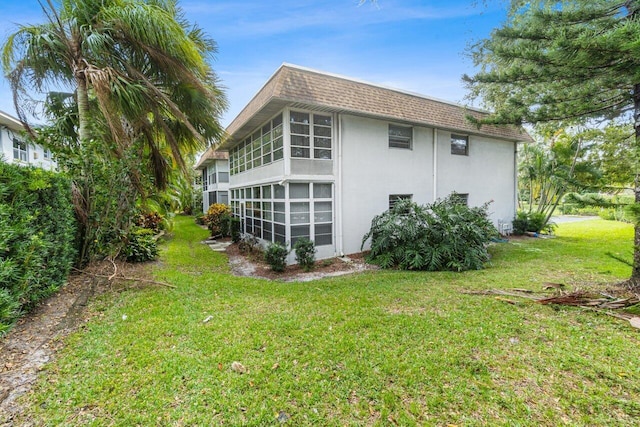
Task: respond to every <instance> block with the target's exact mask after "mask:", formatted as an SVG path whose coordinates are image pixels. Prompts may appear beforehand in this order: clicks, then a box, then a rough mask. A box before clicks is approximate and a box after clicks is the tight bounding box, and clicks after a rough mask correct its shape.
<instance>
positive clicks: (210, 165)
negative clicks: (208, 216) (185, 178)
mask: <svg viewBox="0 0 640 427" xmlns="http://www.w3.org/2000/svg"><path fill="white" fill-rule="evenodd" d="M195 169H196V170H197V171H200V173H201V177H202V178H201V179H200V181H201V182H202V212H203V213H206V212H207V210H209V206H211V205H212V204H214V203H224V204H225V205H228V204H229V153H228V152H226V151H217V150H214V148H213V147H209V148H208V149H207V151H205V152H204V154H203V155H202V156H201V157H200V160H198V163H197V164H196V166H195Z"/></svg>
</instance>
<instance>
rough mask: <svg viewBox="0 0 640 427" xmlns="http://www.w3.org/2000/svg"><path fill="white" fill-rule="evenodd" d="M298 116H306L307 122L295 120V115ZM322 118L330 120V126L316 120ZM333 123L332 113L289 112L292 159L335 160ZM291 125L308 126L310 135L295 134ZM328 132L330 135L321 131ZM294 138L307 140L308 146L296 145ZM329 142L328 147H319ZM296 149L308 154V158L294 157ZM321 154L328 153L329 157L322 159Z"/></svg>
mask: <svg viewBox="0 0 640 427" xmlns="http://www.w3.org/2000/svg"><path fill="white" fill-rule="evenodd" d="M296 114H306V115H307V120H306V122H305V121H304V120H303V121H296V120H294V115H296ZM318 117H322V118H324V119H327V118H328V119H329V124H326V123H322V121H321V120H322V119H320V120H316V118H318ZM333 123H334V117H333V115H332V114H331V113H328V114H326V113H321V112H313V111H304V110H289V145H290V147H289V153H290V155H291V159H292V160H293V159H310V160H328V161H332V160H333V145H334V144H333V135H334V131H333ZM291 125H303V126H308V133H306V134H305V133H300V132H294V131H293V130H292V127H291ZM323 129H324V130H325V131H326V130H328V133H329V135H325V134H323V133H324V132H322V131H321V130H323ZM294 137H300V138H307V139H308V145H303V144H296V143H294ZM321 141H322V142H324V144H326V142H327V141H328V146H324V145H319V143H320V142H321ZM294 149H297V150H302V151H303V152H305V151H306V152H307V154H308V155H306V156H294V155H293V154H294ZM320 153H328V154H329V157H328V158H327V157H321V156H320V155H319V154H320Z"/></svg>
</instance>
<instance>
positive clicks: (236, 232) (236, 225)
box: [229, 216, 240, 243]
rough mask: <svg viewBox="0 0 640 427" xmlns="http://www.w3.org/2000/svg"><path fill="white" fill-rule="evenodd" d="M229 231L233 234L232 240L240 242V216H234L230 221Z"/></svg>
mask: <svg viewBox="0 0 640 427" xmlns="http://www.w3.org/2000/svg"><path fill="white" fill-rule="evenodd" d="M229 232H230V234H231V241H233V243H238V242H239V241H240V218H238V217H235V216H232V217H231V220H230V221H229Z"/></svg>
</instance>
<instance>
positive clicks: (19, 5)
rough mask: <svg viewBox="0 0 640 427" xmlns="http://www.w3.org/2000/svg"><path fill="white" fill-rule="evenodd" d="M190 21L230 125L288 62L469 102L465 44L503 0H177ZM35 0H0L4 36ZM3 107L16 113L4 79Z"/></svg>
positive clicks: (490, 23) (30, 20)
mask: <svg viewBox="0 0 640 427" xmlns="http://www.w3.org/2000/svg"><path fill="white" fill-rule="evenodd" d="M179 5H180V6H181V7H182V9H183V11H184V12H185V17H186V19H187V20H188V21H189V22H191V23H196V24H197V25H198V26H200V27H201V28H203V29H204V30H205V31H206V33H207V34H208V35H210V36H211V37H212V38H213V39H214V40H215V41H216V42H217V44H218V53H217V54H216V56H215V58H213V60H212V63H211V65H212V67H213V69H214V70H215V71H216V73H217V74H218V77H219V78H220V81H221V84H222V86H224V87H225V90H226V94H227V98H228V101H229V109H228V111H227V112H226V113H225V114H224V115H223V117H222V124H223V125H224V126H226V125H228V124H229V123H230V122H231V121H232V120H233V119H234V118H235V116H236V115H237V114H238V113H239V112H240V111H241V110H242V108H243V107H244V106H245V105H246V104H247V103H248V102H249V101H250V100H251V98H252V97H253V96H254V95H255V94H256V93H257V92H258V91H259V90H260V88H261V87H262V86H263V85H264V84H265V83H266V82H267V80H268V79H269V77H271V75H273V73H274V72H275V71H276V70H277V69H278V67H279V66H280V65H281V64H282V63H285V62H286V63H290V64H295V65H300V66H304V67H308V68H313V69H317V70H320V71H325V72H329V73H334V74H340V75H344V76H347V77H352V78H356V79H360V80H365V81H369V82H372V83H376V84H380V85H385V86H390V87H394V88H398V89H402V90H407V91H411V92H417V93H420V94H423V95H427V96H431V97H435V98H440V99H445V100H448V101H453V102H459V103H466V102H467V101H465V99H464V97H465V95H466V90H465V88H464V85H463V83H462V81H461V76H462V74H464V73H468V74H472V73H473V72H474V67H473V63H472V61H471V59H470V58H469V57H468V56H467V55H466V53H465V49H466V47H467V46H468V45H470V44H472V43H474V42H477V41H478V40H481V39H483V38H486V37H488V36H489V35H490V32H491V30H492V29H493V28H495V27H498V26H499V25H500V24H501V23H502V22H503V21H504V19H505V18H506V5H505V2H504V1H501V0H493V1H491V0H484V1H478V0H466V1H463V0H424V1H418V0H377V1H375V2H371V1H365V2H362V3H361V2H360V0H282V1H264V0H257V1H254V0H246V1H231V0H222V1H214V0H179ZM43 19H44V18H43V13H42V10H41V8H40V6H39V5H38V1H37V0H0V41H1V42H2V43H3V44H4V41H5V40H6V38H7V36H8V35H9V34H11V33H12V32H14V31H15V30H16V29H17V28H18V25H20V24H37V23H39V22H43ZM0 110H2V111H4V112H6V113H8V114H11V115H14V116H15V109H14V107H13V101H12V97H11V92H10V88H9V84H8V82H7V81H6V79H4V78H2V79H1V80H0Z"/></svg>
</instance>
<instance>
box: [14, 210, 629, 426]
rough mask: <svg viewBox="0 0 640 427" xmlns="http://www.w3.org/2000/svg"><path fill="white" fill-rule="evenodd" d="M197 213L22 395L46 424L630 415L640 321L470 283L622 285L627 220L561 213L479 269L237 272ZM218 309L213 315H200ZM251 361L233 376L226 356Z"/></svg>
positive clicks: (504, 420)
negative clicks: (151, 280)
mask: <svg viewBox="0 0 640 427" xmlns="http://www.w3.org/2000/svg"><path fill="white" fill-rule="evenodd" d="M206 236H207V232H206V231H205V230H202V229H200V228H198V227H196V226H195V225H192V223H191V220H190V219H188V218H179V219H178V220H177V221H176V236H175V238H174V239H173V240H171V241H170V242H169V243H168V244H167V245H166V247H165V248H164V252H163V256H162V261H161V263H160V264H159V265H158V267H157V268H156V269H155V278H156V279H157V280H164V281H167V282H170V283H172V284H174V285H176V286H178V289H175V290H174V289H168V288H160V287H148V288H144V289H134V290H129V291H126V292H122V293H119V294H116V295H110V296H108V297H105V298H103V299H102V300H100V301H99V302H98V303H96V304H94V306H93V307H92V309H93V310H94V311H95V312H96V314H97V316H96V317H95V318H94V319H93V320H91V321H90V322H89V323H87V325H86V327H85V328H84V329H83V330H82V331H80V332H78V333H76V334H75V335H73V336H72V337H70V338H69V339H68V344H67V346H66V348H65V349H64V350H63V351H62V353H61V354H60V355H59V357H58V359H57V360H56V361H55V362H54V363H52V364H51V365H49V366H48V367H47V369H46V370H45V372H44V373H43V375H42V376H41V380H40V381H39V383H38V384H37V386H36V387H35V390H34V392H32V393H30V395H29V396H28V397H27V399H26V401H27V402H26V403H27V404H28V412H27V413H26V414H24V418H25V420H26V419H28V420H29V421H30V422H34V423H35V424H36V425H122V426H129V425H218V424H225V425H275V424H279V423H281V422H285V423H287V424H289V425H313V424H316V425H336V426H342V425H392V424H398V425H403V426H410V425H448V424H453V425H509V426H514V425H520V426H539V425H548V426H556V425H562V424H569V425H611V426H613V425H637V420H638V419H639V417H640V364H639V363H638V355H639V353H638V348H640V340H639V338H640V334H639V333H638V330H637V329H633V328H631V327H630V326H629V325H628V324H627V323H625V322H623V321H620V320H616V319H613V318H610V317H607V316H603V315H598V314H596V313H593V312H585V311H582V310H580V309H575V308H554V307H548V306H541V305H536V304H533V303H529V302H523V303H522V304H518V305H515V306H514V305H510V304H506V303H504V302H502V301H500V300H498V299H496V298H493V297H490V296H473V295H467V294H463V293H461V291H463V290H480V289H487V288H513V287H518V288H529V289H532V290H536V291H538V290H540V288H541V285H542V283H544V282H547V281H554V282H563V283H566V284H568V287H569V288H570V289H574V288H576V287H587V286H589V287H591V286H595V284H597V283H602V282H615V281H617V280H620V279H623V278H625V277H627V275H628V274H629V273H630V270H629V268H628V267H627V266H625V265H623V264H621V263H619V262H617V261H615V260H613V259H611V258H610V257H608V256H607V255H606V254H605V252H606V251H611V252H614V253H618V254H619V255H623V256H625V255H627V254H628V253H630V250H631V241H632V229H631V227H629V226H628V225H625V224H620V223H615V222H605V221H600V220H594V221H588V222H582V223H575V224H562V225H561V226H560V227H559V229H558V237H557V238H555V239H527V240H515V241H514V242H513V243H509V244H500V245H496V246H494V247H492V250H491V252H492V254H493V262H492V265H491V266H490V267H489V268H487V269H486V270H482V271H474V272H466V273H419V272H398V271H377V272H368V273H363V274H359V275H353V276H347V277H338V278H332V279H324V280H319V281H315V282H308V283H278V282H268V281H265V280H260V279H249V278H237V277H233V276H230V275H229V274H228V267H227V263H226V258H225V256H224V255H221V254H218V253H214V252H212V251H211V250H209V249H208V248H207V247H206V246H204V245H201V244H200V243H199V241H200V240H202V239H204V238H206ZM205 319H209V320H208V321H207V322H203V321H204V320H205ZM234 361H237V362H240V363H241V364H242V365H243V366H244V367H246V368H247V369H248V372H247V373H245V374H239V373H236V372H234V371H233V370H232V369H231V364H232V362H234Z"/></svg>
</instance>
